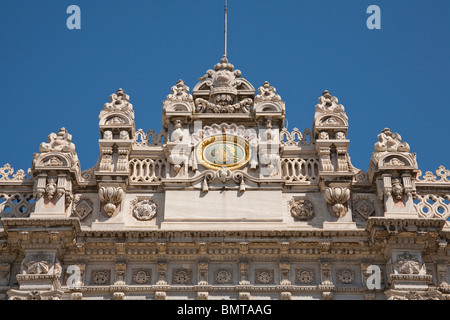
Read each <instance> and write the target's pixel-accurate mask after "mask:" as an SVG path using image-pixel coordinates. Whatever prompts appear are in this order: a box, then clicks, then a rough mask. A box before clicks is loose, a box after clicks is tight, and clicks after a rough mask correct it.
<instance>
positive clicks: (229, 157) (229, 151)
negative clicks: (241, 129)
mask: <svg viewBox="0 0 450 320" xmlns="http://www.w3.org/2000/svg"><path fill="white" fill-rule="evenodd" d="M249 158H250V150H249V147H248V142H247V141H245V140H244V139H242V138H240V137H237V136H230V135H219V136H213V137H209V138H207V139H205V140H203V141H202V142H201V143H199V145H198V146H197V159H198V161H199V162H201V163H202V164H203V165H204V166H205V167H207V168H210V169H218V168H221V167H226V168H228V169H230V170H233V169H237V168H239V167H242V166H243V165H245V164H246V163H247V162H248V159H249Z"/></svg>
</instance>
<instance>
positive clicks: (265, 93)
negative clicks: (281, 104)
mask: <svg viewBox="0 0 450 320" xmlns="http://www.w3.org/2000/svg"><path fill="white" fill-rule="evenodd" d="M276 92H277V89H275V87H272V86H271V85H270V83H269V82H267V81H265V82H264V83H263V84H262V86H261V87H259V89H258V93H259V94H258V95H257V96H256V97H255V102H261V101H275V102H276V101H281V97H280V96H279V95H278V94H276Z"/></svg>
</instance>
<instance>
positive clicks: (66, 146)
mask: <svg viewBox="0 0 450 320" xmlns="http://www.w3.org/2000/svg"><path fill="white" fill-rule="evenodd" d="M39 152H40V153H46V152H64V153H70V154H75V145H74V144H73V143H72V135H70V134H69V133H68V132H67V130H66V129H65V128H61V129H59V131H58V134H56V133H51V134H50V135H49V136H48V143H45V142H43V143H41V145H40V146H39Z"/></svg>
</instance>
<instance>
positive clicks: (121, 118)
mask: <svg viewBox="0 0 450 320" xmlns="http://www.w3.org/2000/svg"><path fill="white" fill-rule="evenodd" d="M132 124H133V119H131V118H130V117H129V116H128V115H126V114H124V113H118V112H113V113H107V114H105V115H103V116H102V117H101V118H100V121H99V125H101V126H105V125H107V126H114V125H119V126H123V125H132Z"/></svg>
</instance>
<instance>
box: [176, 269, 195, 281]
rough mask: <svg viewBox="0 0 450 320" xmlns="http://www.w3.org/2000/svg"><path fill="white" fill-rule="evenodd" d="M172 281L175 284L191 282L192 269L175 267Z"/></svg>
mask: <svg viewBox="0 0 450 320" xmlns="http://www.w3.org/2000/svg"><path fill="white" fill-rule="evenodd" d="M172 283H174V284H191V283H192V269H183V268H181V269H175V270H173V273H172Z"/></svg>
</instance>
